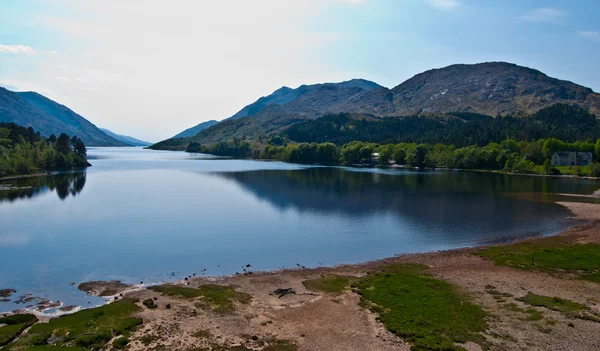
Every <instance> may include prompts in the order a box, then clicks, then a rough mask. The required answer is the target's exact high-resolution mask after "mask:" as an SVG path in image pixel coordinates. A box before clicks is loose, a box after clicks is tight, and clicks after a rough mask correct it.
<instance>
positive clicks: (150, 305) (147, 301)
mask: <svg viewBox="0 0 600 351" xmlns="http://www.w3.org/2000/svg"><path fill="white" fill-rule="evenodd" d="M142 304H143V305H144V306H146V307H148V308H149V309H151V310H152V309H155V308H157V307H158V306H157V305H156V304H155V303H154V300H153V299H145V300H144V301H143V302H142Z"/></svg>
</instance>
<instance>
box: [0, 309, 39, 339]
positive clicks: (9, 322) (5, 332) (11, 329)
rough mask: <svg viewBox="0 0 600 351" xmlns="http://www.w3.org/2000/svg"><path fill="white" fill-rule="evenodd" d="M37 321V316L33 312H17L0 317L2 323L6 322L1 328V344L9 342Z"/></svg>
mask: <svg viewBox="0 0 600 351" xmlns="http://www.w3.org/2000/svg"><path fill="white" fill-rule="evenodd" d="M35 322H37V318H36V317H35V316H34V315H32V314H15V315H12V316H7V317H4V318H0V324H6V325H5V326H4V327H1V328H0V346H4V345H6V344H8V342H9V341H11V340H12V339H13V338H15V337H16V336H17V335H19V334H20V333H21V332H22V331H23V330H25V329H26V328H27V327H29V326H31V325H33V324H34V323H35Z"/></svg>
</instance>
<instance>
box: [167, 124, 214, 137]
mask: <svg viewBox="0 0 600 351" xmlns="http://www.w3.org/2000/svg"><path fill="white" fill-rule="evenodd" d="M217 123H219V121H215V120H214V119H213V120H210V121H206V122H202V123H200V124H198V125H196V126H194V127H192V128H188V129H186V130H184V131H183V132H181V133H179V134H177V135H175V136H174V137H172V138H171V139H177V138H185V137H192V136H194V135H196V134H198V133H200V132H201V131H203V130H205V129H206V128H209V127H212V126H214V125H215V124H217Z"/></svg>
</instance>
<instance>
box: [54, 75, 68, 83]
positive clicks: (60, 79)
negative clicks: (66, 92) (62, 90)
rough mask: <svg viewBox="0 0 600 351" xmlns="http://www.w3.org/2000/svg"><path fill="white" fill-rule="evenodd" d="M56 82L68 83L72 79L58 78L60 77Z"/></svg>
mask: <svg viewBox="0 0 600 351" xmlns="http://www.w3.org/2000/svg"><path fill="white" fill-rule="evenodd" d="M56 80H57V81H58V82H68V81H70V79H69V78H67V77H63V76H58V77H56Z"/></svg>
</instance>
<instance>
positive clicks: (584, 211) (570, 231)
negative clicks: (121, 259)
mask: <svg viewBox="0 0 600 351" xmlns="http://www.w3.org/2000/svg"><path fill="white" fill-rule="evenodd" d="M561 195H569V196H576V197H593V198H598V197H600V190H598V191H596V192H595V193H594V195H576V194H561ZM554 203H555V204H557V205H560V206H562V207H565V208H566V209H567V210H569V211H570V212H571V214H572V215H571V216H568V217H566V218H565V220H567V221H568V220H576V221H578V223H573V224H571V225H569V226H567V227H566V228H565V229H563V230H561V231H560V232H557V233H555V234H550V235H536V236H531V237H525V238H516V239H511V240H504V241H499V242H490V243H485V244H481V245H476V246H468V247H459V248H453V249H445V250H437V251H424V252H416V253H402V254H395V255H394V256H389V257H384V258H379V259H374V260H368V261H364V262H358V263H340V264H335V265H330V266H319V267H304V266H299V267H292V268H282V269H272V270H260V271H254V270H251V269H249V270H248V272H249V273H232V274H227V275H217V276H196V275H190V276H189V277H185V278H183V279H179V280H174V281H158V282H149V283H142V284H125V283H122V282H121V281H108V280H101V281H90V282H81V283H80V285H83V284H91V288H89V289H87V290H86V289H79V290H80V291H81V292H82V293H86V294H87V295H88V296H94V297H98V298H101V299H103V300H104V301H103V303H102V304H98V305H91V306H74V307H77V309H75V310H73V311H66V312H62V313H60V314H58V315H66V314H70V313H74V312H77V311H79V310H85V309H90V308H95V307H99V306H103V305H106V304H109V303H112V302H114V301H117V300H118V298H119V297H123V296H126V295H127V294H131V293H137V292H140V291H145V290H148V289H149V288H151V287H153V286H158V285H181V286H185V285H189V283H190V282H221V283H222V282H226V281H228V280H230V279H237V278H239V277H244V276H249V277H252V276H254V277H260V276H272V275H285V274H293V275H303V274H312V273H315V272H329V273H340V272H341V271H352V270H361V269H373V267H376V266H380V265H386V264H390V263H393V262H396V261H404V260H410V259H411V258H414V257H431V256H450V255H461V254H465V253H472V252H475V251H478V250H482V249H485V248H490V247H497V246H509V245H513V244H518V243H525V242H536V241H541V240H545V239H548V238H554V237H560V236H573V235H574V233H575V232H576V231H577V230H578V229H581V228H587V227H589V226H590V225H592V226H595V227H597V228H598V230H599V231H600V203H582V202H571V201H558V202H554ZM582 221H583V223H582ZM595 222H597V223H595ZM113 283H117V284H122V286H121V287H118V288H115V287H113V286H111V287H110V289H111V290H110V291H111V293H109V294H106V292H107V291H109V290H108V288H105V285H107V284H113ZM49 302H53V301H49ZM61 305H62V302H61ZM50 309H57V310H58V308H54V307H50V308H43V309H38V308H36V307H32V308H21V309H16V310H13V311H8V312H0V316H2V315H11V314H18V313H22V312H27V313H33V314H35V315H37V316H38V317H42V318H44V317H49V318H54V317H56V316H57V314H56V312H52V313H45V312H44V311H46V310H50ZM44 319H46V318H44Z"/></svg>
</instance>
